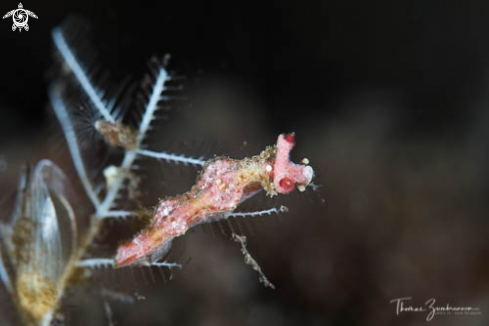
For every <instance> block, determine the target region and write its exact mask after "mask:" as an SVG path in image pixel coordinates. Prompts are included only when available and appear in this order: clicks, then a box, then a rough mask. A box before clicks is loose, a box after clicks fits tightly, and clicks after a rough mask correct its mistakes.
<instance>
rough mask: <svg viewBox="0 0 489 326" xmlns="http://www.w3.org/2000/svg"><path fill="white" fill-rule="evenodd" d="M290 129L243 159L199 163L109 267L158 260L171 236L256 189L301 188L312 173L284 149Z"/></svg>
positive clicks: (222, 214)
mask: <svg viewBox="0 0 489 326" xmlns="http://www.w3.org/2000/svg"><path fill="white" fill-rule="evenodd" d="M294 144H295V139H294V134H286V135H283V134H282V135H280V136H279V137H278V141H277V145H276V146H273V147H267V148H266V149H265V150H264V151H262V152H261V153H260V155H257V156H253V157H251V158H245V159H243V160H233V159H229V158H223V157H218V158H215V159H213V160H211V161H209V162H207V163H206V164H205V166H204V169H203V171H202V172H201V174H200V176H199V178H198V179H197V183H196V185H194V186H193V187H192V189H191V190H190V191H189V192H187V193H184V194H183V195H180V196H176V197H170V198H166V199H164V200H162V201H161V202H160V203H159V205H158V208H157V209H156V212H155V214H154V217H153V218H152V220H151V222H150V224H149V225H148V226H147V227H146V228H145V229H143V230H142V231H141V232H140V233H139V234H138V235H136V236H135V237H134V238H133V239H132V240H131V241H129V242H126V243H124V244H121V245H120V246H119V248H118V251H117V255H116V258H115V266H116V267H123V266H128V265H137V264H145V263H149V262H155V261H158V260H159V259H161V258H162V257H163V255H164V254H165V253H166V252H167V251H168V250H169V248H170V245H171V242H172V240H173V239H174V238H175V237H178V236H181V235H183V234H185V232H186V231H187V230H188V229H189V228H191V227H193V226H195V225H197V224H200V223H205V222H210V221H215V220H218V219H224V218H226V217H228V216H229V214H231V213H232V212H233V211H234V210H235V209H236V207H237V206H238V205H239V204H240V203H241V202H243V201H245V200H246V199H248V198H250V197H251V196H253V195H254V194H256V193H257V192H259V191H260V190H261V189H262V188H263V189H265V191H266V192H267V193H268V195H270V196H274V195H276V194H277V193H281V194H287V193H289V192H291V191H292V190H293V189H294V185H297V188H298V189H299V190H300V191H304V189H305V187H306V186H307V185H309V183H310V182H311V180H312V177H313V175H314V172H313V170H312V168H311V167H310V166H308V165H307V164H308V160H307V159H304V160H303V163H305V164H306V165H301V164H294V163H292V162H291V161H290V159H289V154H290V151H291V150H292V148H293V147H294Z"/></svg>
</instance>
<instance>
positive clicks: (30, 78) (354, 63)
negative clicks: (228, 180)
mask: <svg viewBox="0 0 489 326" xmlns="http://www.w3.org/2000/svg"><path fill="white" fill-rule="evenodd" d="M7 2H8V1H3V2H2V4H1V5H0V7H1V8H0V9H1V10H0V11H1V12H3V13H6V12H7V11H10V10H12V9H14V8H16V7H17V5H18V3H16V2H11V3H7ZM23 5H24V8H25V9H28V10H31V11H33V12H34V13H36V14H37V15H38V16H39V19H37V20H36V19H33V18H30V19H29V25H30V30H29V31H28V32H25V31H23V32H21V33H19V32H12V31H11V25H12V21H11V19H5V20H2V21H0V40H1V45H0V46H1V50H0V59H1V60H0V71H1V77H0V112H1V114H2V118H1V119H0V134H1V137H0V144H1V146H2V147H0V148H1V150H2V152H0V155H2V156H1V158H2V159H3V160H4V164H6V165H5V166H6V167H7V168H6V169H5V166H4V169H3V170H4V172H5V171H8V173H2V182H3V185H4V189H2V190H5V191H6V190H13V187H14V185H15V180H16V178H17V175H18V173H17V167H18V165H19V164H20V163H22V162H25V161H34V160H35V159H37V158H39V157H42V156H43V153H44V152H43V151H44V149H45V148H46V147H51V145H52V144H51V143H50V142H49V140H45V139H44V138H43V137H42V136H41V135H43V134H44V130H45V128H46V126H48V125H50V123H51V121H52V117H50V116H49V114H48V112H49V107H48V103H47V92H46V89H47V85H48V80H49V78H48V77H47V76H48V75H49V74H48V73H47V72H48V71H49V69H50V67H51V66H52V65H53V47H52V44H51V38H50V32H51V29H52V28H53V27H55V26H57V25H58V24H60V22H62V20H63V19H65V18H66V17H67V16H68V15H69V14H78V15H81V16H83V17H84V18H86V19H87V20H88V21H90V23H91V24H92V27H93V35H94V44H95V48H96V49H97V50H98V51H99V54H100V57H99V60H98V61H99V63H101V64H102V65H103V66H104V68H106V69H107V70H108V71H110V72H111V73H112V76H113V77H114V80H116V81H118V80H121V79H122V78H124V77H126V76H128V75H129V76H132V77H133V78H134V79H135V80H139V79H140V78H141V76H142V75H143V74H144V72H145V69H146V61H147V60H148V59H149V58H150V57H151V56H152V55H163V54H165V53H171V55H172V60H171V66H170V67H171V69H174V70H176V71H177V72H180V73H182V74H184V75H186V76H187V77H188V79H189V80H190V81H198V82H197V83H196V84H194V85H197V87H196V88H197V91H196V94H197V95H198V96H200V98H199V100H197V101H195V100H194V99H190V102H192V101H195V103H198V105H193V106H190V105H189V106H188V107H187V108H183V109H181V111H180V113H181V116H180V118H176V119H175V120H170V122H171V123H169V126H168V129H166V130H167V131H166V135H171V137H170V138H171V139H170V141H171V142H173V144H174V145H175V144H177V145H176V147H175V148H174V149H175V150H176V151H179V152H180V151H183V152H185V150H186V148H185V147H184V146H183V147H182V146H180V147H179V144H180V143H179V142H180V141H182V140H185V141H187V140H188V141H197V142H201V141H203V142H204V144H206V143H205V142H211V143H213V144H215V143H217V145H216V146H217V147H212V148H210V147H209V148H204V149H202V151H201V152H200V153H203V155H206V156H208V157H209V156H212V155H214V154H222V153H228V151H227V149H228V148H229V147H231V148H233V146H234V152H232V151H231V152H232V153H234V155H235V156H238V157H241V156H243V155H244V151H241V147H240V146H241V144H242V143H243V141H244V140H246V141H247V142H248V146H249V148H248V149H247V150H246V154H249V152H251V153H256V152H257V151H258V150H260V149H262V148H264V146H265V145H269V144H273V142H274V141H275V137H276V135H277V134H278V133H281V132H288V131H296V132H297V139H298V145H297V149H296V150H294V153H293V158H294V160H295V161H299V160H300V159H301V158H302V157H306V156H307V157H308V158H309V159H310V160H311V164H312V166H313V167H314V168H315V171H316V172H317V175H316V178H315V183H316V184H317V185H319V186H320V187H318V188H317V189H314V190H313V189H312V188H309V189H308V191H306V193H304V194H293V195H290V196H284V197H283V198H282V197H280V198H279V199H277V200H275V201H272V202H270V201H269V200H268V199H267V198H261V199H259V200H258V201H257V202H254V203H251V208H250V207H245V208H246V209H247V210H253V209H255V210H256V209H263V208H268V207H270V206H271V205H274V204H284V205H286V206H287V207H289V211H290V212H289V214H287V215H286V217H285V218H284V219H282V221H281V222H277V221H275V220H274V221H271V219H270V221H269V220H268V219H267V218H265V219H263V220H261V222H260V223H258V222H252V228H255V229H258V230H260V229H261V228H263V230H264V231H263V232H256V233H257V234H256V235H255V236H253V237H250V238H249V242H250V251H251V253H252V255H254V256H255V257H256V258H257V260H258V261H259V262H260V264H261V266H262V268H263V269H264V271H265V274H267V276H268V277H269V279H270V280H271V281H272V283H274V284H275V285H276V286H277V289H276V290H274V291H272V290H269V289H265V288H263V287H262V285H261V284H259V283H258V281H257V275H256V274H255V273H254V272H253V271H252V270H251V268H250V267H249V266H246V265H245V264H244V263H243V260H242V257H241V255H240V253H239V250H238V247H237V245H236V244H234V243H232V242H230V241H228V239H227V238H226V237H220V236H219V235H218V236H217V237H212V236H210V235H209V234H212V232H211V231H209V232H208V233H205V232H195V233H189V234H188V235H186V236H185V237H182V239H179V240H181V244H183V243H186V245H185V248H186V249H185V255H184V256H185V257H190V258H191V263H190V264H189V265H188V266H187V267H186V271H185V272H184V273H183V275H182V276H181V277H179V278H177V280H176V281H173V282H169V283H164V284H159V285H157V286H154V285H151V286H149V287H148V286H144V285H141V286H140V288H139V290H138V291H141V293H143V294H144V295H145V296H146V297H147V300H145V301H143V302H138V303H137V304H135V305H133V306H127V305H123V304H118V303H112V304H113V310H114V319H115V321H116V322H117V323H119V324H135V323H143V324H148V325H153V324H165V325H166V324H171V325H180V324H181V325H231V324H232V325H419V324H421V323H423V324H424V323H426V322H425V320H424V318H425V316H424V315H422V314H409V313H407V314H403V315H401V316H396V315H395V311H394V307H393V305H392V304H389V301H390V300H392V299H393V298H400V297H413V300H414V301H415V303H416V304H420V305H422V304H423V303H424V302H425V301H426V300H428V299H429V298H436V300H437V302H438V303H440V304H441V305H443V304H445V303H447V302H449V303H450V304H451V305H452V306H456V305H462V306H467V305H471V306H475V307H479V308H481V310H482V315H478V316H472V317H467V316H465V317H460V316H458V317H457V316H439V317H435V320H434V321H432V322H431V324H433V325H460V324H463V325H486V324H488V323H489V321H488V316H489V315H488V313H489V296H488V291H489V282H488V275H489V264H488V263H487V261H488V255H489V237H488V235H489V221H488V220H487V212H488V207H487V206H488V205H487V196H488V195H489V177H488V173H487V167H488V166H489V162H488V156H487V149H488V144H489V133H488V130H489V129H488V126H489V123H488V122H489V114H488V109H487V108H488V107H489V93H488V90H489V89H488V88H489V74H488V72H489V69H488V68H489V19H488V17H489V3H487V2H484V1H450V0H449V1H426V0H424V1H370V2H368V1H339V0H336V1H326V0H324V1H315V0H314V1H303V2H299V1H296V2H292V1H261V2H250V1H239V2H237V1H200V2H199V1H190V2H186V1H137V2H136V1H135V2H129V1H127V2H122V1H119V2H116V1H91V0H90V1H83V2H82V1H76V2H68V1H58V2H55V1H36V2H23ZM2 15H3V14H2ZM199 83H201V84H199ZM202 94H204V95H202ZM206 94H207V95H206ZM209 94H210V95H209ZM184 106H185V105H184ZM172 121H174V122H172ZM60 139H61V137H60ZM226 146H228V147H226ZM225 147H226V150H224V148H225ZM190 152H192V149H191V150H190ZM198 153H199V148H194V149H193V153H192V154H195V155H199V154H198ZM165 169H167V170H166V172H165V171H164V172H165V173H166V176H167V177H168V178H169V179H168V180H167V179H165V180H164V183H165V184H166V188H165V191H166V192H162V194H165V195H171V194H175V193H179V192H182V191H184V190H185V189H188V187H189V186H190V185H191V184H192V180H193V179H194V177H195V172H194V170H191V171H190V172H188V171H185V170H184V171H183V172H181V171H179V173H174V170H172V169H173V167H171V166H170V167H166V168H165ZM177 170H178V169H177ZM182 175H183V176H184V177H182ZM189 175H190V177H189ZM177 179H183V180H185V181H179V183H178V186H173V184H174V183H173V182H175V180H177ZM189 180H190V181H189ZM187 181H188V182H187ZM186 182H187V183H186ZM162 183H163V181H162ZM168 185H172V186H168ZM173 187H174V188H173ZM161 196H162V195H160V193H157V194H154V195H153V197H161ZM254 223H258V224H256V225H255V224H254ZM217 233H219V231H218V232H217ZM185 259H186V258H184V259H183V260H185ZM110 278H111V276H109V279H110ZM123 279H124V278H123ZM112 280H113V278H112ZM101 283H103V282H101ZM109 283H110V282H109ZM129 287H130V286H129ZM130 288H131V287H130ZM118 289H119V290H121V291H123V292H124V291H126V292H130V291H129V290H127V288H124V286H122V287H121V286H120V284H119V287H118ZM92 294H93V293H92ZM94 297H96V298H98V296H97V295H94V296H90V295H87V296H86V297H84V296H83V295H82V296H80V297H79V298H78V299H77V300H78V301H76V300H74V302H76V303H71V304H69V305H68V308H66V311H68V313H66V317H65V318H66V323H67V324H68V325H78V324H80V325H82V324H92V323H95V322H97V323H98V324H101V325H104V324H106V320H105V319H104V318H105V317H104V312H103V308H102V304H101V302H100V300H98V299H93V298H94ZM97 300H98V301H97ZM431 324H430V325H431Z"/></svg>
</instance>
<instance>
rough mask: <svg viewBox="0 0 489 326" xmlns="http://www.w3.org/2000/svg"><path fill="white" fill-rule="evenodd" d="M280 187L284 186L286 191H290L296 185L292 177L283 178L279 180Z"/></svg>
mask: <svg viewBox="0 0 489 326" xmlns="http://www.w3.org/2000/svg"><path fill="white" fill-rule="evenodd" d="M279 185H280V187H282V188H283V189H284V190H285V191H286V192H289V191H291V190H292V188H293V187H294V182H293V181H292V179H290V178H287V177H285V178H283V179H281V180H280V182H279Z"/></svg>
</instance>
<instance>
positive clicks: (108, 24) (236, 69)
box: [0, 0, 489, 135]
mask: <svg viewBox="0 0 489 326" xmlns="http://www.w3.org/2000/svg"><path fill="white" fill-rule="evenodd" d="M24 6H25V8H27V9H29V8H30V10H31V11H33V12H35V13H36V14H37V15H38V16H39V19H38V20H36V19H34V18H31V19H30V26H31V27H32V31H29V32H27V33H19V32H16V33H12V31H11V29H10V28H9V27H10V26H11V21H9V19H5V20H2V25H4V28H1V29H0V38H1V40H2V50H1V53H2V60H1V63H0V64H1V71H2V76H3V77H2V80H1V85H0V86H1V87H0V89H1V92H2V93H1V94H0V95H1V96H0V106H1V107H2V112H5V113H4V114H9V115H11V116H13V117H19V120H12V119H2V125H1V128H0V130H1V132H2V133H3V134H5V135H9V134H12V133H13V132H16V130H17V127H18V126H19V125H16V124H14V123H13V121H22V124H21V125H25V121H26V120H28V121H30V127H35V126H37V125H38V121H39V119H42V117H44V113H43V109H44V104H45V103H46V91H45V89H46V84H45V77H44V76H45V72H46V71H47V69H48V68H49V67H50V65H51V64H52V51H51V49H52V45H51V38H50V30H51V28H53V27H54V26H56V25H58V24H59V23H60V22H61V21H62V20H63V19H64V18H65V17H66V16H67V15H69V14H73V13H76V14H80V15H82V16H84V17H85V18H87V19H88V20H89V21H90V22H91V23H93V26H94V34H95V35H96V38H97V41H98V45H99V46H98V51H99V52H100V54H101V60H100V61H101V62H103V64H104V65H105V66H106V67H107V69H108V70H110V71H111V72H112V73H116V74H118V75H121V76H126V75H129V74H133V75H135V76H136V77H139V76H138V74H140V73H141V71H142V70H143V69H144V67H145V66H144V64H145V62H146V60H147V59H148V58H149V57H150V56H151V55H154V54H157V55H162V54H164V53H171V54H172V56H173V59H174V60H173V61H172V62H173V65H172V67H173V68H175V69H177V70H180V71H182V70H184V71H186V72H187V70H188V71H190V72H192V71H193V73H196V72H197V71H199V70H203V71H204V72H206V73H210V72H219V73H223V74H226V75H229V76H232V78H235V79H236V80H239V81H243V82H244V83H246V84H247V85H249V86H250V87H252V88H253V90H254V92H256V93H257V94H258V96H259V98H260V99H261V101H263V103H264V107H266V108H267V119H268V120H269V121H268V123H269V124H274V125H275V126H276V127H277V128H279V129H283V128H290V127H291V123H290V120H294V121H296V120H297V119H302V117H310V116H312V117H317V115H318V114H321V117H323V116H324V117H327V116H329V115H330V114H332V113H334V112H335V111H336V110H337V103H338V102H340V101H342V100H343V99H344V98H345V97H348V95H349V94H351V93H354V92H357V91H364V90H369V89H374V90H375V89H383V90H384V89H385V90H387V91H388V92H393V93H395V94H399V96H401V98H402V105H401V106H402V107H400V108H399V107H398V108H396V109H397V110H401V111H402V112H403V113H404V114H405V116H404V123H405V125H406V126H407V128H412V129H422V130H423V131H433V130H437V128H438V127H440V126H444V125H446V124H452V123H453V122H457V124H459V123H462V122H464V120H466V119H467V113H466V103H467V102H468V101H470V100H471V99H472V98H473V97H474V96H475V95H479V94H481V92H483V91H485V87H486V86H485V85H486V76H487V73H486V71H487V62H488V59H487V58H488V57H489V42H488V40H487V32H488V30H489V21H488V19H487V13H488V11H489V5H487V4H486V3H485V2H483V1H374V2H369V3H365V2H362V1H307V2H305V3H300V2H298V1H295V2H294V1H262V2H249V1H159V2H156V3H155V2H153V1H134V2H130V1H103V0H102V1H71V2H70V1H42V2H39V1H36V2H30V3H24ZM3 7H4V8H2V10H3V11H5V12H7V11H9V10H11V9H15V8H16V7H17V4H16V3H11V4H8V3H7V2H5V3H4V5H3ZM11 7H12V8H11ZM9 8H11V9H9ZM10 20H11V19H10ZM186 68H188V69H187V70H185V69H186ZM26 90H28V92H26ZM392 109H394V108H392ZM7 111H8V112H9V113H6V112H7ZM298 111H300V112H301V114H300V115H298V114H297V112H298ZM7 120H8V121H9V122H8V123H7V122H6V121H7ZM462 125H463V124H462ZM14 126H15V128H13V127H14Z"/></svg>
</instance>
